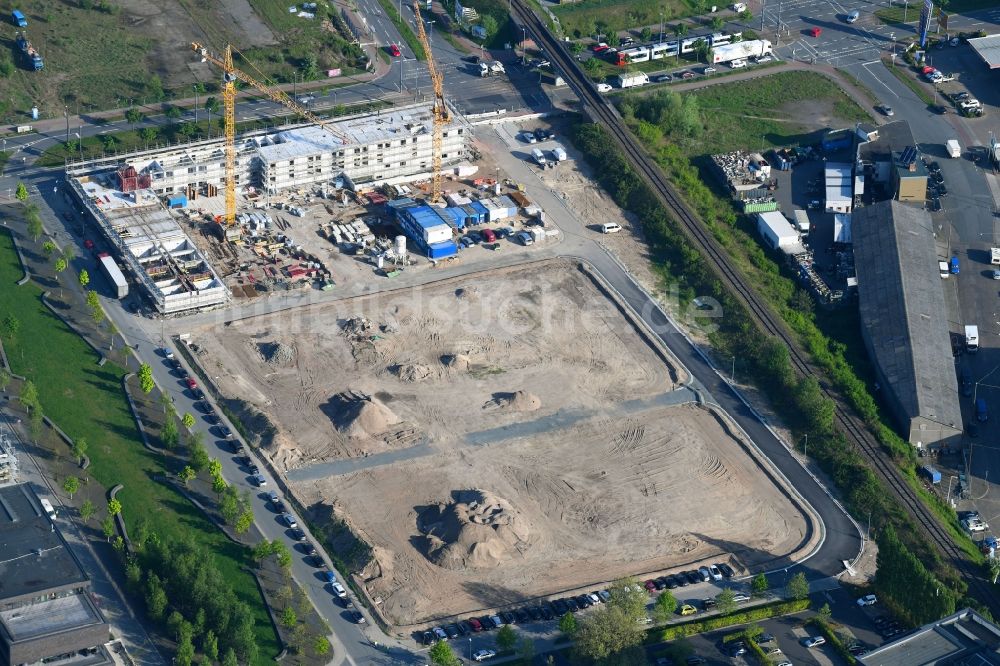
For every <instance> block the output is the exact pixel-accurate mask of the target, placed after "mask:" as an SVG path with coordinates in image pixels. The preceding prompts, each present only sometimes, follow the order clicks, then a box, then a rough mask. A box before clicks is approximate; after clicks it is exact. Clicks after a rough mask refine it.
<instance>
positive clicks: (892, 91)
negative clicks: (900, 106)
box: [862, 63, 899, 98]
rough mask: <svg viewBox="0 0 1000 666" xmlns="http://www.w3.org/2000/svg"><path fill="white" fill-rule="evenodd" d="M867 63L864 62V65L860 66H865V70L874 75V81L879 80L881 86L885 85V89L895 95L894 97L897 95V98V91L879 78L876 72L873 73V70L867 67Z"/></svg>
mask: <svg viewBox="0 0 1000 666" xmlns="http://www.w3.org/2000/svg"><path fill="white" fill-rule="evenodd" d="M869 64H870V63H865V64H864V65H862V67H864V68H865V70H867V71H868V73H869V74H871V75H872V76H874V77H875V80H876V81H878V82H879V83H881V84H882V85H883V86H885V89H886V90H888V91H889V92H891V93H892V94H893V96H895V97H897V98H898V97H899V93H897V92H896V91H895V90H893V89H892V88H890V87H889V85H888V84H887V83H886V82H885V81H883V80H882V79H881V78H879V76H878V74H876V73H875V72H873V71H872V70H871V69H869V68H868V65H869Z"/></svg>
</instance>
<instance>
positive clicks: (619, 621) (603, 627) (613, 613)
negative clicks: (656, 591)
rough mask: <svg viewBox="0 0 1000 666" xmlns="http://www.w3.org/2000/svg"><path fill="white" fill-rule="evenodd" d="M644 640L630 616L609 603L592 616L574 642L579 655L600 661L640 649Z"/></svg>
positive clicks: (640, 630) (643, 632)
mask: <svg viewBox="0 0 1000 666" xmlns="http://www.w3.org/2000/svg"><path fill="white" fill-rule="evenodd" d="M644 636H645V630H644V629H643V626H642V625H641V624H639V623H638V622H637V621H636V619H635V617H634V616H633V615H631V614H629V613H628V612H627V611H626V610H625V609H624V608H622V607H620V606H615V605H612V604H610V603H609V604H608V605H606V606H604V607H602V608H599V609H597V610H596V611H594V612H592V613H591V615H590V616H589V617H587V618H586V619H585V620H584V621H583V622H582V623H581V624H580V628H579V629H578V630H577V632H576V635H575V636H574V637H573V639H574V640H575V642H576V650H577V651H578V652H579V653H580V654H581V655H583V656H585V657H587V658H589V659H593V660H595V661H599V660H603V659H607V658H608V657H611V656H612V655H617V654H619V653H622V652H625V651H627V650H630V649H631V648H634V647H636V646H638V645H640V644H641V643H642V639H643V637H644Z"/></svg>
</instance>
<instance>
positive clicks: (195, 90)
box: [192, 83, 200, 125]
mask: <svg viewBox="0 0 1000 666" xmlns="http://www.w3.org/2000/svg"><path fill="white" fill-rule="evenodd" d="M192 87H193V88H194V124H195V125H197V124H198V104H200V102H199V101H198V84H197V83H196V84H194V86H192Z"/></svg>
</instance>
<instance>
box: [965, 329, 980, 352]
mask: <svg viewBox="0 0 1000 666" xmlns="http://www.w3.org/2000/svg"><path fill="white" fill-rule="evenodd" d="M965 348H966V349H967V350H969V351H970V352H977V351H979V327H978V326H975V325H970V326H966V327H965Z"/></svg>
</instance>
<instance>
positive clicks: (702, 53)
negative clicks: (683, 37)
mask: <svg viewBox="0 0 1000 666" xmlns="http://www.w3.org/2000/svg"><path fill="white" fill-rule="evenodd" d="M692 46H693V47H694V52H695V54H697V56H698V60H699V61H701V60H704V61H705V62H708V54H709V53H710V52H711V51H712V47H711V46H710V45H709V43H708V41H707V40H704V39H699V40H697V41H695V43H694V44H692Z"/></svg>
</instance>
